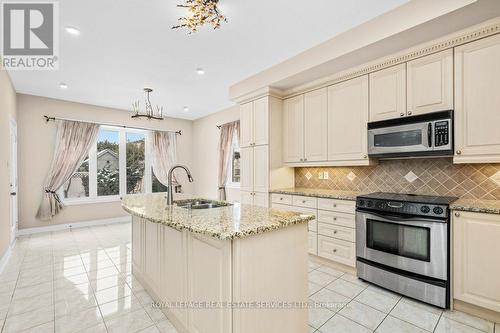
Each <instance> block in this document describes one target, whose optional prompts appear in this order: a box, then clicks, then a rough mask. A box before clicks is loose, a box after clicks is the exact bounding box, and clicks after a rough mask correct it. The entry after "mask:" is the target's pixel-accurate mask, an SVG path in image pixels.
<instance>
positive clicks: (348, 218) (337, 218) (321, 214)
mask: <svg viewBox="0 0 500 333" xmlns="http://www.w3.org/2000/svg"><path fill="white" fill-rule="evenodd" d="M318 222H321V223H329V224H336V225H340V226H343V227H347V228H355V227H356V219H355V215H352V214H346V213H339V212H332V211H329V210H318Z"/></svg>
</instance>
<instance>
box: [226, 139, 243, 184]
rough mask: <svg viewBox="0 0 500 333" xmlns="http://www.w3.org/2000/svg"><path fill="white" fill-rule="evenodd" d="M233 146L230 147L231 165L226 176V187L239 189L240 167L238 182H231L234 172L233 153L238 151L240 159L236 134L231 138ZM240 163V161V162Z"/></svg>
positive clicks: (239, 148)
mask: <svg viewBox="0 0 500 333" xmlns="http://www.w3.org/2000/svg"><path fill="white" fill-rule="evenodd" d="M232 143H233V144H232V145H231V163H230V168H229V172H228V175H227V178H228V179H227V182H226V187H228V188H240V184H241V166H240V181H239V182H233V172H234V168H233V156H234V152H235V151H236V150H238V151H239V152H240V159H241V147H240V144H239V142H238V138H236V134H235V137H234V138H233V142H232ZM240 163H241V161H240Z"/></svg>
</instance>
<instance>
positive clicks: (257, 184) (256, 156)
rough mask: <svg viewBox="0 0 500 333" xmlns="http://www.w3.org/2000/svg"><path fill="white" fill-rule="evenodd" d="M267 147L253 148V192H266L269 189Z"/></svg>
mask: <svg viewBox="0 0 500 333" xmlns="http://www.w3.org/2000/svg"><path fill="white" fill-rule="evenodd" d="M268 147H269V146H267V145H266V146H256V147H255V148H253V190H254V191H255V192H266V193H267V191H268V190H269V163H268V161H269V156H268V154H269V148H268ZM240 186H241V185H240Z"/></svg>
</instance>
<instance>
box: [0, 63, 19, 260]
mask: <svg viewBox="0 0 500 333" xmlns="http://www.w3.org/2000/svg"><path fill="white" fill-rule="evenodd" d="M11 119H14V120H15V119H16V92H15V91H14V88H13V86H12V83H11V81H10V78H9V75H8V74H7V72H6V71H4V70H0V258H1V257H2V256H3V255H4V254H5V251H6V250H7V248H8V247H9V243H10V194H9V193H10V187H9V186H10V172H9V159H10V125H9V123H10V120H11Z"/></svg>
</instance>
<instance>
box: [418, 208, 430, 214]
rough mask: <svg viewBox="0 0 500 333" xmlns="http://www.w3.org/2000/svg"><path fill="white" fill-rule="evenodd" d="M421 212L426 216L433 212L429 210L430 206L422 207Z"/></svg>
mask: <svg viewBox="0 0 500 333" xmlns="http://www.w3.org/2000/svg"><path fill="white" fill-rule="evenodd" d="M420 211H421V212H422V213H424V214H427V213H428V212H430V211H431V209H430V208H429V206H422V207H420Z"/></svg>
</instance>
